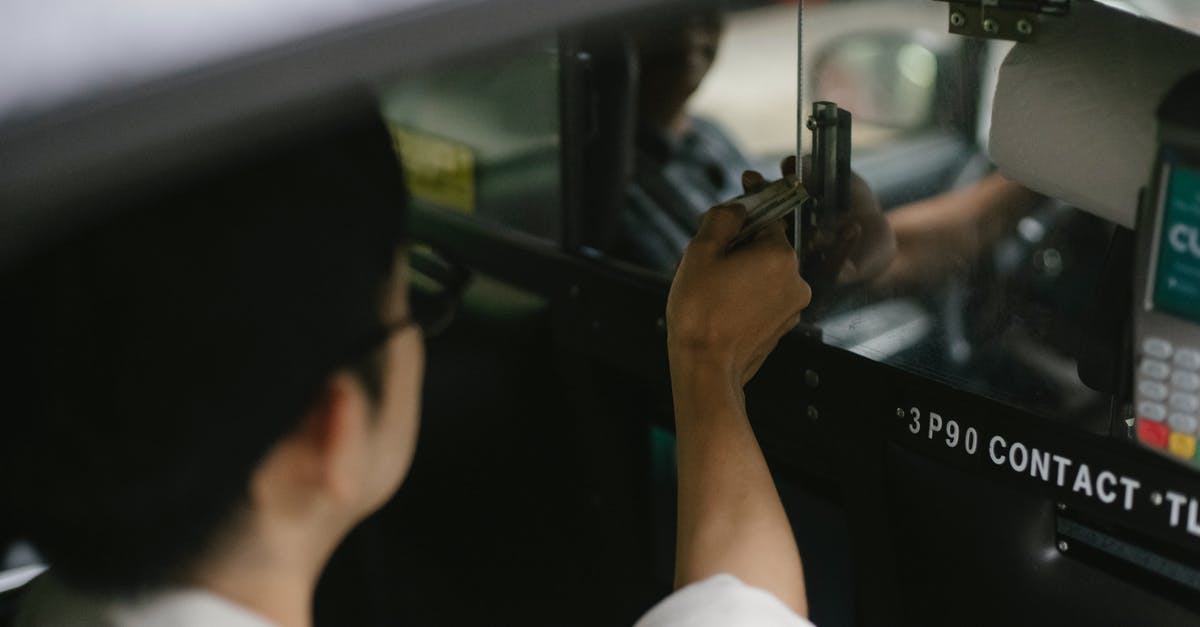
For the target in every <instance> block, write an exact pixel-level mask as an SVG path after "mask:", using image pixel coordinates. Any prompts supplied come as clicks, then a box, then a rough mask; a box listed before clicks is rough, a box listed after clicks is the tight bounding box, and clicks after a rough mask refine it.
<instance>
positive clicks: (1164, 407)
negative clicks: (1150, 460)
mask: <svg viewBox="0 0 1200 627" xmlns="http://www.w3.org/2000/svg"><path fill="white" fill-rule="evenodd" d="M1139 347H1140V348H1141V351H1140V354H1139V355H1138V359H1139V360H1140V361H1139V362H1138V363H1137V380H1136V381H1135V383H1136V385H1135V386H1134V389H1135V391H1136V395H1137V397H1136V399H1135V400H1134V409H1135V410H1136V411H1137V428H1136V431H1137V439H1138V441H1139V442H1141V443H1142V444H1143V445H1145V446H1147V447H1149V448H1152V449H1156V450H1159V451H1161V452H1162V453H1163V454H1165V455H1168V456H1170V457H1174V458H1176V459H1179V460H1187V461H1188V462H1189V463H1191V464H1193V465H1196V466H1200V456H1198V455H1197V436H1200V349H1198V347H1193V346H1176V345H1174V344H1172V343H1171V342H1170V341H1168V340H1166V339H1164V338H1160V337H1154V336H1147V337H1145V338H1142V341H1141V344H1139Z"/></svg>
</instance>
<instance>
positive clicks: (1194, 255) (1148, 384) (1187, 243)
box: [1132, 73, 1200, 468]
mask: <svg viewBox="0 0 1200 627" xmlns="http://www.w3.org/2000/svg"><path fill="white" fill-rule="evenodd" d="M1158 121H1159V154H1158V160H1157V164H1156V166H1155V171H1154V173H1153V179H1152V180H1151V182H1150V187H1149V188H1148V189H1147V190H1146V191H1145V193H1143V196H1142V205H1141V208H1140V211H1139V215H1138V229H1137V230H1138V248H1137V267H1136V268H1135V274H1134V277H1135V279H1134V280H1135V285H1134V295H1135V306H1134V312H1133V321H1134V347H1133V352H1134V354H1133V357H1134V360H1133V362H1132V367H1133V398H1134V405H1133V409H1134V414H1135V420H1136V425H1135V431H1136V438H1137V440H1138V442H1140V443H1141V444H1142V445H1143V446H1145V447H1148V448H1150V449H1152V450H1155V451H1158V452H1160V453H1162V454H1164V455H1167V456H1169V457H1171V458H1174V459H1176V460H1177V461H1180V462H1183V463H1185V464H1188V465H1190V466H1192V467H1195V468H1200V449H1198V447H1197V444H1196V442H1197V437H1198V436H1200V73H1196V74H1192V75H1190V76H1188V77H1186V78H1184V79H1183V80H1182V81H1181V82H1180V83H1178V84H1177V85H1176V86H1175V88H1173V89H1172V90H1171V92H1170V93H1169V94H1168V95H1167V97H1166V99H1165V100H1164V101H1163V104H1162V106H1161V107H1160V108H1159V112H1158Z"/></svg>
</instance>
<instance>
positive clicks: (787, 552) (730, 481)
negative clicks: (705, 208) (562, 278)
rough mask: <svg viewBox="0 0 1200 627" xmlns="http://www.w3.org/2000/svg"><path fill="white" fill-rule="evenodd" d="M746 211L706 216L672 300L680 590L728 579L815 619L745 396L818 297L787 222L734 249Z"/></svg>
mask: <svg viewBox="0 0 1200 627" xmlns="http://www.w3.org/2000/svg"><path fill="white" fill-rule="evenodd" d="M744 219H745V212H744V211H743V210H742V209H741V208H740V207H737V206H736V205H733V206H724V207H717V208H715V209H712V210H711V211H709V212H708V213H707V214H705V216H704V218H703V220H702V223H701V226H700V230H699V232H698V234H697V235H696V238H695V239H694V240H693V242H692V243H691V245H690V246H689V247H688V249H687V251H686V252H685V253H684V257H683V260H682V262H681V263H680V266H679V270H678V272H677V273H676V276H675V281H674V283H673V285H672V286H671V295H670V298H669V299H668V302H667V320H668V324H667V330H668V350H669V356H670V366H671V386H672V392H673V394H674V399H675V428H676V434H677V446H678V472H679V522H678V532H677V533H678V535H677V545H676V565H675V585H676V587H683V586H685V585H687V584H690V583H694V582H698V581H701V580H704V579H707V578H709V577H710V576H713V575H716V574H720V573H726V574H731V575H733V576H735V577H737V578H738V579H740V580H742V581H743V582H745V583H747V584H749V585H751V586H754V587H757V588H761V589H763V590H766V591H768V592H770V593H772V594H774V595H775V596H776V597H778V598H779V599H780V600H782V601H783V602H785V603H786V604H787V605H788V606H790V607H791V608H793V609H794V610H796V611H797V612H799V613H800V614H801V615H806V614H807V601H806V598H805V591H804V573H803V570H802V568H801V564H800V554H799V551H798V550H797V548H796V543H795V539H794V537H793V535H792V529H791V526H790V524H789V523H788V519H787V516H786V515H785V513H784V510H783V506H782V504H781V503H780V500H779V495H778V494H777V493H776V491H775V484H774V482H773V480H772V478H771V474H770V472H769V471H768V469H767V464H766V462H765V460H764V459H763V455H762V452H761V450H760V449H759V447H758V442H757V441H756V440H755V436H754V432H753V431H752V430H751V428H750V423H749V422H748V420H747V417H746V407H745V399H744V397H743V394H742V387H743V386H744V385H745V384H746V382H747V381H749V380H750V378H751V377H753V376H754V374H755V373H756V372H757V371H758V368H759V366H760V365H762V363H763V360H765V359H766V357H767V355H768V354H769V353H770V352H771V350H772V349H773V348H774V347H775V345H776V343H777V342H778V341H779V339H780V338H781V337H782V336H783V334H785V333H787V332H788V331H789V330H790V329H792V328H793V327H794V326H795V325H796V324H797V323H798V322H799V320H800V311H801V310H802V309H803V308H804V307H805V306H806V305H807V304H808V302H809V299H810V296H811V292H810V291H809V288H808V285H807V284H806V283H805V282H804V280H803V279H801V278H800V275H799V272H798V271H797V261H796V255H795V252H794V251H793V249H792V246H791V245H790V244H789V243H788V240H787V238H786V236H785V234H784V227H783V224H782V223H780V224H778V225H775V226H774V227H770V228H767V229H765V230H764V231H763V232H762V233H761V234H760V235H759V236H758V237H757V238H756V239H755V240H754V241H752V242H750V243H749V244H747V245H745V246H743V247H740V248H738V249H736V250H734V251H733V252H727V251H726V246H727V245H728V243H729V242H730V241H731V240H732V239H733V238H734V236H735V235H736V234H737V232H738V230H739V229H740V228H741V226H742V223H743V221H744Z"/></svg>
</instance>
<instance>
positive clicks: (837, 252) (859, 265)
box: [742, 157, 896, 285]
mask: <svg viewBox="0 0 1200 627" xmlns="http://www.w3.org/2000/svg"><path fill="white" fill-rule="evenodd" d="M780 170H781V171H782V172H783V175H784V176H787V175H789V174H794V173H795V172H796V158H795V157H788V158H786V159H784V160H783V163H782V164H781V165H780ZM811 176H812V160H811V158H810V157H805V158H804V177H803V179H804V180H806V181H807V180H810V179H811ZM850 176H851V178H850V203H849V206H848V207H847V211H846V213H845V214H844V215H843V216H841V221H840V223H839V224H838V225H837V227H836V228H835V229H834V230H833V232H831V233H828V234H819V235H818V237H821V236H822V235H824V236H827V237H829V241H824V242H818V246H828V247H830V248H832V249H833V251H834V252H833V254H832V258H833V259H834V260H838V259H840V260H841V262H840V267H839V268H838V274H837V282H838V283H839V284H841V285H845V284H849V283H858V282H863V281H870V280H872V279H875V278H876V277H878V276H879V275H881V274H883V273H884V271H885V270H887V269H888V267H889V266H891V264H892V260H893V259H894V258H895V256H896V235H895V233H894V232H893V230H892V226H891V223H889V222H888V220H887V218H886V217H885V216H884V214H883V210H882V209H881V208H880V206H879V200H878V199H876V198H875V194H874V193H873V192H872V191H871V188H870V187H869V186H868V185H867V182H866V181H864V180H863V179H862V178H861V177H860V176H858V175H857V174H855V173H853V172H851V173H850ZM766 184H767V181H766V180H765V179H763V177H762V175H761V174H759V173H758V172H746V173H745V174H743V175H742V187H744V188H745V189H746V191H753V190H755V189H758V188H760V187H762V186H763V185H766Z"/></svg>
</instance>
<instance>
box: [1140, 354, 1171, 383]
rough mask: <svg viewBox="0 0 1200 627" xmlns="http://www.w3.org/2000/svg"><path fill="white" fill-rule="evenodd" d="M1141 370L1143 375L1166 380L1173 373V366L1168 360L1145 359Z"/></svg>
mask: <svg viewBox="0 0 1200 627" xmlns="http://www.w3.org/2000/svg"><path fill="white" fill-rule="evenodd" d="M1140 370H1141V373H1142V376H1143V377H1148V378H1150V379H1158V380H1159V381H1165V380H1166V378H1167V377H1168V376H1170V375H1171V366H1169V365H1168V364H1167V362H1165V361H1159V360H1157V359H1143V360H1142V366H1141V368H1140Z"/></svg>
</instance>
